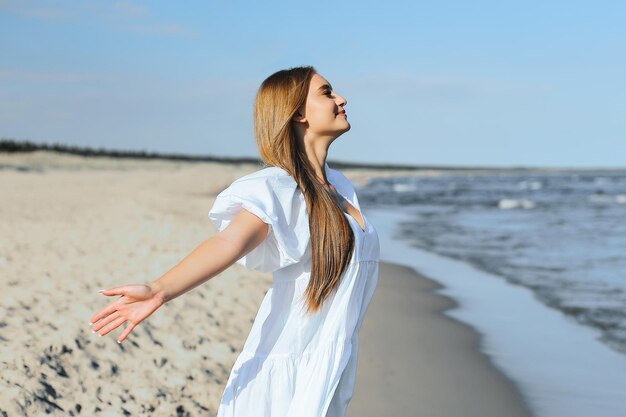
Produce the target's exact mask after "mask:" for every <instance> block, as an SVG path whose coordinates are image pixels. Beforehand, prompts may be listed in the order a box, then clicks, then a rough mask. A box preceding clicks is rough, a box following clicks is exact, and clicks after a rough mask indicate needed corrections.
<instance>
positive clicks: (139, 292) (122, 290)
mask: <svg viewBox="0 0 626 417" xmlns="http://www.w3.org/2000/svg"><path fill="white" fill-rule="evenodd" d="M99 292H100V293H102V294H104V295H108V296H112V295H125V296H127V297H130V298H135V299H137V300H145V299H146V298H149V297H150V296H151V295H152V294H151V293H150V292H151V290H150V287H148V286H147V285H123V286H121V287H116V288H109V289H107V290H100V291H99Z"/></svg>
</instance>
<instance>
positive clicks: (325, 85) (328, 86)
mask: <svg viewBox="0 0 626 417" xmlns="http://www.w3.org/2000/svg"><path fill="white" fill-rule="evenodd" d="M325 88H328V89H330V90H332V89H333V88H332V87H331V86H330V85H328V84H324V85H322V86H321V87H320V88H318V89H317V91H320V90H323V89H325Z"/></svg>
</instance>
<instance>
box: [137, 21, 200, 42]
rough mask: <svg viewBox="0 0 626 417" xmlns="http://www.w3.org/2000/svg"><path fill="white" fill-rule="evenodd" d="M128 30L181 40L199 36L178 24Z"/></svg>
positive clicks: (153, 25) (144, 25) (139, 26)
mask: <svg viewBox="0 0 626 417" xmlns="http://www.w3.org/2000/svg"><path fill="white" fill-rule="evenodd" d="M128 30H130V31H131V32H135V33H142V34H148V35H164V36H174V37H180V38H193V37H196V35H197V34H196V33H195V32H193V31H191V30H190V29H188V28H186V27H185V26H183V25H180V24H178V23H157V24H141V25H132V26H129V27H128Z"/></svg>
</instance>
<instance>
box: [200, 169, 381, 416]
mask: <svg viewBox="0 0 626 417" xmlns="http://www.w3.org/2000/svg"><path fill="white" fill-rule="evenodd" d="M324 168H325V170H326V175H327V179H328V181H329V182H330V183H331V184H332V185H333V186H334V187H335V189H336V190H337V192H338V193H339V194H341V195H342V196H343V197H344V198H345V199H346V200H348V202H350V204H352V206H353V207H355V208H356V209H357V210H358V211H359V212H360V213H361V217H362V219H363V223H364V226H365V230H363V229H361V227H360V226H359V223H358V222H357V221H356V219H354V218H353V217H352V216H350V215H349V214H347V213H345V214H346V218H347V219H348V222H349V224H350V225H351V227H352V230H353V231H354V236H355V249H354V252H353V254H352V259H351V261H350V264H349V265H348V267H347V269H346V270H345V272H344V274H343V275H342V276H341V280H340V284H339V286H338V287H337V290H336V291H334V292H333V293H331V295H330V296H329V298H327V299H326V300H325V301H324V303H323V304H322V308H321V310H319V311H318V312H317V313H315V314H313V315H311V316H305V315H304V305H305V304H304V303H303V302H302V300H301V296H302V294H303V293H304V290H305V289H306V287H307V284H308V282H309V277H310V274H311V248H310V233H309V224H308V214H307V212H306V203H305V200H304V195H303V194H302V192H301V191H300V188H299V187H297V183H296V182H295V180H294V179H293V178H292V177H291V176H289V174H288V173H287V172H286V171H285V170H283V169H282V168H278V167H267V168H263V169H261V170H258V171H256V172H253V173H251V174H248V175H245V176H243V177H241V178H239V179H237V180H235V181H234V182H233V183H232V184H231V185H230V186H229V187H228V188H226V189H225V190H224V191H222V192H221V193H220V194H219V195H218V196H217V197H216V199H215V203H214V204H213V207H212V208H211V210H210V211H209V218H210V219H211V220H212V221H213V222H214V224H215V226H216V227H217V229H218V230H219V231H221V230H223V229H224V228H226V226H228V224H229V223H230V222H231V220H232V218H233V217H234V215H235V214H236V213H237V212H239V211H240V210H241V209H246V210H248V211H249V212H251V213H253V214H255V215H256V216H258V217H259V218H261V219H262V220H263V221H264V222H265V223H267V224H268V225H269V226H270V227H269V231H268V235H267V237H266V238H265V240H264V241H263V242H262V243H261V244H260V245H259V246H258V247H256V248H255V249H253V250H252V251H251V252H249V253H248V254H247V255H246V256H244V257H243V258H241V259H239V260H238V261H237V263H238V264H240V265H244V266H246V267H247V268H250V269H253V270H256V271H261V272H272V273H273V279H272V286H271V288H270V289H269V290H268V291H267V293H266V294H265V297H264V298H263V301H262V302H261V306H260V307H259V311H258V313H257V315H256V318H255V320H254V323H253V325H252V328H251V330H250V334H249V336H248V338H247V340H246V342H245V344H244V347H243V350H242V352H241V354H240V355H239V356H238V358H237V359H236V361H235V363H234V365H233V369H232V371H231V373H230V376H229V378H228V381H227V383H226V388H225V389H224V393H223V395H222V399H221V402H220V405H219V408H218V411H217V417H270V416H271V417H341V416H344V414H345V411H346V408H347V406H348V403H349V401H350V399H351V398H352V394H353V391H354V384H355V376H356V367H357V353H358V331H359V329H360V327H361V322H362V320H363V315H364V314H365V311H366V309H367V306H368V304H369V302H370V300H371V298H372V296H373V294H374V290H375V289H376V284H377V282H378V265H379V264H378V263H379V258H380V247H379V242H378V234H377V233H376V230H375V229H374V227H373V226H372V225H371V224H370V223H369V222H368V221H367V219H366V218H365V216H364V214H363V212H362V211H361V207H360V205H359V200H358V198H357V195H356V192H355V190H354V187H353V185H352V183H351V182H350V181H349V180H348V179H347V178H346V177H345V176H344V175H343V174H342V173H341V172H339V171H337V170H334V169H331V168H330V167H329V166H328V164H325V166H324Z"/></svg>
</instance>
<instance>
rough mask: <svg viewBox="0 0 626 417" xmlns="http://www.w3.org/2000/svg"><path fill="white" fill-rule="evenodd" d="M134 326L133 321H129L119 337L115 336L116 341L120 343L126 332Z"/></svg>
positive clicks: (126, 334)
mask: <svg viewBox="0 0 626 417" xmlns="http://www.w3.org/2000/svg"><path fill="white" fill-rule="evenodd" d="M135 326H136V324H135V323H133V322H130V321H129V322H128V325H127V326H126V328H125V329H124V331H123V332H122V334H121V335H120V337H118V338H117V343H122V342H123V341H124V339H126V336H128V334H129V333H130V332H131V331H132V330H133V329H134V328H135Z"/></svg>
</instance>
